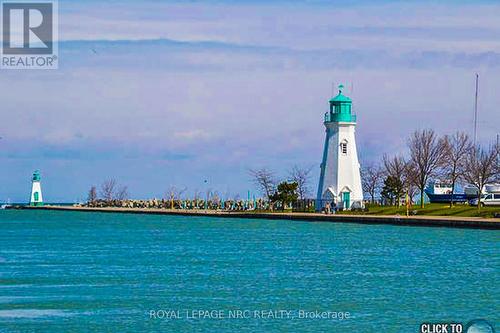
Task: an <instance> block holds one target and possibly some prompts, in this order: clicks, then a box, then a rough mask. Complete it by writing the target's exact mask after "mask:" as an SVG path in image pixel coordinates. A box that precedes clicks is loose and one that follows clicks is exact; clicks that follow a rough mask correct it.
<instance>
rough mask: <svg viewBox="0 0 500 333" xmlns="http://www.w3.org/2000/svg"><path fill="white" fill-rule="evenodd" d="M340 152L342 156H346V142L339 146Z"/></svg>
mask: <svg viewBox="0 0 500 333" xmlns="http://www.w3.org/2000/svg"><path fill="white" fill-rule="evenodd" d="M340 150H341V151H342V154H347V142H342V143H341V144H340Z"/></svg>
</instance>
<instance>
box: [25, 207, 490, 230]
mask: <svg viewBox="0 0 500 333" xmlns="http://www.w3.org/2000/svg"><path fill="white" fill-rule="evenodd" d="M23 209H32V210H55V211H79V212H100V213H127V214H155V215H185V216H209V217H221V218H250V219H272V220H297V221H308V222H334V223H358V224H389V225H399V226H415V227H452V228H471V229H493V230H500V219H494V218H478V217H450V216H410V217H406V216H398V215H387V216H386V215H342V214H337V215H326V214H321V213H281V212H277V213H271V212H252V211H242V212H234V211H231V212H228V211H212V210H181V209H153V208H117V207H106V208H94V207H75V206H43V207H30V206H26V207H23Z"/></svg>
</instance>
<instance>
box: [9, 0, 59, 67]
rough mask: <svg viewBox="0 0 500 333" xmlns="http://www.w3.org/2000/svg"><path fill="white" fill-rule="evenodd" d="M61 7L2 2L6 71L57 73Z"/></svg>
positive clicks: (40, 2)
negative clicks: (59, 8)
mask: <svg viewBox="0 0 500 333" xmlns="http://www.w3.org/2000/svg"><path fill="white" fill-rule="evenodd" d="M57 51H58V48H57V3H56V2H54V1H19V0H18V1H13V0H6V1H3V2H2V59H1V68H2V69H31V68H36V69H55V68H57V65H58V61H57V60H58V55H57Z"/></svg>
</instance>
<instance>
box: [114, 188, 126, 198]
mask: <svg viewBox="0 0 500 333" xmlns="http://www.w3.org/2000/svg"><path fill="white" fill-rule="evenodd" d="M115 199H116V200H120V201H123V200H127V199H128V187H127V186H122V187H120V188H119V189H118V190H117V191H116V195H115Z"/></svg>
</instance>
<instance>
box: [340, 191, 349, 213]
mask: <svg viewBox="0 0 500 333" xmlns="http://www.w3.org/2000/svg"><path fill="white" fill-rule="evenodd" d="M342 201H343V202H344V205H343V206H344V208H345V209H348V208H349V207H351V193H350V192H344V193H342Z"/></svg>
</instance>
